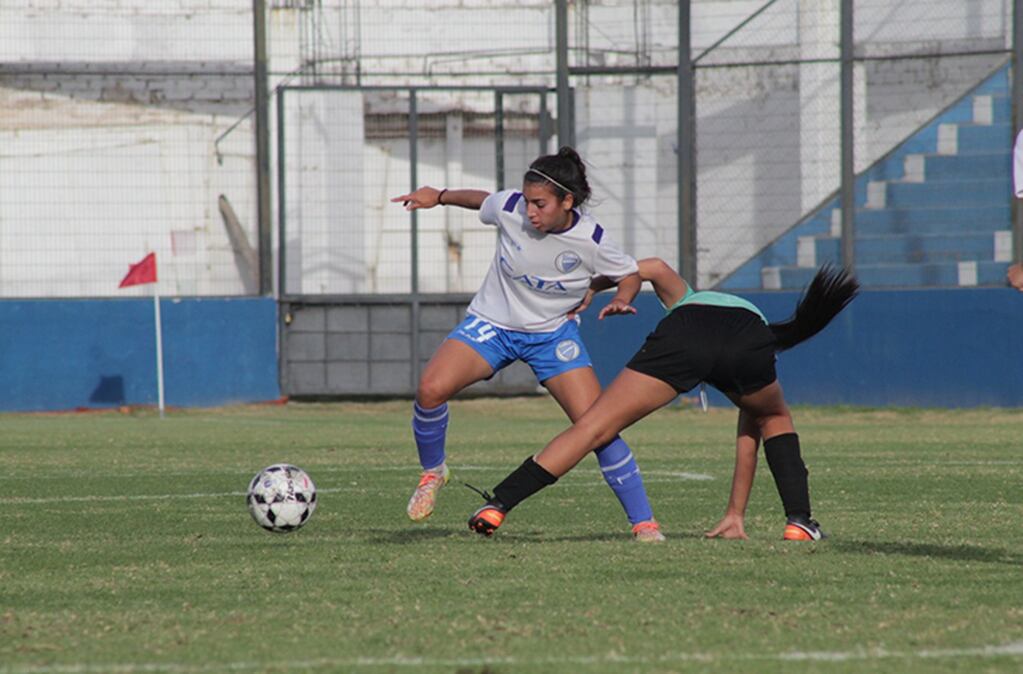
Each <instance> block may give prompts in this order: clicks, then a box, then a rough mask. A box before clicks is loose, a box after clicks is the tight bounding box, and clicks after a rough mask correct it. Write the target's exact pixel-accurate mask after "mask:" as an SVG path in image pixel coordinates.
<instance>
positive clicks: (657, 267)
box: [568, 257, 689, 318]
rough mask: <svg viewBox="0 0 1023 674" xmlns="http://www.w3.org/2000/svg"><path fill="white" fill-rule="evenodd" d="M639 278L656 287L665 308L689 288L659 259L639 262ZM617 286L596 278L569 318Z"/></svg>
mask: <svg viewBox="0 0 1023 674" xmlns="http://www.w3.org/2000/svg"><path fill="white" fill-rule="evenodd" d="M639 278H640V281H641V282H642V281H649V282H650V285H652V286H653V287H654V292H655V293H657V299H659V300H661V304H663V305H664V306H665V307H671V306H673V305H674V304H675V302H678V301H679V300H680V299H682V298H683V297H685V294H686V289H688V287H689V286H687V285H686V282H685V281H683V280H682V277H681V276H679V275H678V274H677V273H676V272H675V270H674V269H672V268H671V266H670V265H669V264H668V263H667V262H665V261H664V260H662V259H661V258H659V257H648V258H644V259H642V260H640V261H639ZM615 285H616V284H615V282H614V281H612V280H611V279H609V278H607V277H606V276H597V277H596V278H594V279H593V281H592V282H591V283H590V289H589V290H588V291H587V292H586V297H584V298H583V301H582V302H580V303H579V306H577V307H576V308H575V309H573V310H572V311H570V312H569V314H568V315H569V318H572V317H575V316H576V315H577V314H581V313H582V312H584V311H586V308H587V307H589V306H590V302H592V301H593V296H594V295H596V294H597V293H599V292H601V291H604V290H607V289H608V288H614V287H615ZM633 297H635V296H633ZM630 302H631V300H630ZM633 313H635V312H633Z"/></svg>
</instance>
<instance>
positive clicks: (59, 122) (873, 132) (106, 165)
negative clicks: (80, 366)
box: [0, 0, 1014, 297]
mask: <svg viewBox="0 0 1023 674" xmlns="http://www.w3.org/2000/svg"><path fill="white" fill-rule="evenodd" d="M266 4H267V7H266V12H265V18H266V23H267V33H268V35H269V42H268V47H267V61H268V65H269V73H270V78H269V79H270V85H271V88H272V90H275V91H276V90H278V88H280V89H279V90H280V91H283V92H284V95H283V96H282V97H281V100H279V101H278V100H276V99H274V100H271V104H270V108H271V117H272V119H271V123H270V130H269V132H268V133H269V134H271V136H272V138H271V146H272V147H273V148H274V152H275V154H274V157H273V161H272V164H271V167H270V168H271V171H272V173H273V178H274V180H273V182H272V185H273V188H274V189H273V190H272V192H273V197H274V200H275V207H276V205H277V201H279V202H280V206H281V208H279V209H277V208H275V210H274V214H273V216H274V218H275V219H276V222H277V223H278V224H279V226H280V227H281V228H283V234H282V235H281V236H280V237H279V240H278V237H275V239H274V241H273V245H274V247H275V252H276V251H277V250H278V248H277V247H278V246H279V250H280V251H281V252H282V254H281V255H280V257H279V258H278V259H279V260H280V264H279V265H278V264H274V265H273V268H272V269H270V270H267V269H265V268H264V269H262V273H263V274H268V273H270V274H272V275H273V276H275V277H280V278H279V282H280V283H282V284H283V285H282V286H280V288H281V289H282V290H284V291H285V292H286V293H287V294H320V295H348V294H356V295H372V294H405V293H411V292H413V291H416V292H421V293H465V292H471V291H472V290H474V289H475V287H476V285H477V284H478V281H479V279H480V278H481V276H482V274H483V272H484V270H485V268H486V265H487V264H488V263H489V258H490V255H491V253H492V250H493V240H492V233H491V232H489V231H488V230H487V229H485V228H482V227H480V226H479V225H478V223H476V221H475V218H473V217H472V214H469V213H463V212H459V211H457V210H454V209H444V210H438V211H436V212H433V211H430V212H424V213H421V214H419V215H418V216H417V217H418V219H417V220H416V221H413V220H412V219H410V217H409V216H408V215H407V214H405V213H404V212H403V211H402V210H401V208H400V207H399V206H396V205H394V204H391V203H390V202H389V201H388V198H389V197H390V196H393V195H394V194H398V193H402V192H404V191H406V190H408V189H409V188H410V187H411V186H412V182H413V180H415V181H418V182H419V183H421V184H438V185H445V186H447V185H452V186H454V185H465V186H475V187H480V188H483V189H494V188H496V187H498V186H499V185H505V186H513V185H515V184H517V182H518V181H519V180H520V178H521V172H522V170H523V169H524V167H525V165H526V164H527V163H528V161H529V159H531V158H532V157H534V156H535V155H537V154H539V153H540V152H541V142H542V143H543V147H544V149H547V150H553V149H555V148H556V147H557V145H558V140H557V138H556V136H555V131H554V129H555V128H556V125H557V121H558V120H557V119H556V112H555V111H556V110H557V99H556V97H555V96H554V94H553V93H547V94H544V95H539V94H537V93H535V92H538V91H547V92H550V91H551V90H552V89H553V86H554V83H555V80H556V77H555V76H556V74H557V72H558V69H559V67H561V68H566V69H567V70H568V74H569V80H568V81H569V84H570V86H571V89H572V99H571V102H572V106H571V110H572V117H573V120H572V121H573V125H574V126H573V127H572V128H573V129H574V135H575V142H576V144H577V145H578V147H579V150H580V152H581V154H582V155H583V157H584V158H585V159H587V161H588V162H589V164H590V173H591V177H592V178H593V183H594V188H595V200H594V204H593V208H594V211H595V213H596V214H597V216H598V217H599V218H600V220H601V223H602V224H603V225H604V226H605V227H606V228H607V229H608V231H609V232H611V233H612V234H613V235H614V237H615V238H616V239H617V240H618V241H619V242H620V243H621V244H622V245H623V247H625V248H626V250H628V251H629V252H630V253H632V254H633V255H635V256H637V257H644V256H648V255H658V256H661V257H664V258H665V259H667V260H668V261H669V262H671V263H672V264H675V265H676V266H678V265H679V264H680V262H681V261H680V260H679V259H678V250H679V240H680V236H679V232H680V226H681V225H680V223H681V222H682V221H683V218H682V217H680V198H679V197H680V190H679V185H680V184H682V181H683V180H685V179H686V178H687V176H686V175H684V174H683V173H684V171H680V166H682V167H683V168H684V170H689V171H692V172H694V173H695V187H696V191H695V194H696V202H695V206H694V209H693V210H694V213H695V222H696V233H695V239H696V242H697V250H698V255H697V261H696V269H697V271H698V274H697V277H696V278H695V279H694V280H695V281H696V283H697V284H698V285H699V286H701V287H711V286H715V285H719V284H723V285H724V286H726V287H764V286H765V285H767V286H769V287H777V286H772V285H771V283H766V281H765V279H773V280H774V281H772V283H774V282H775V281H777V279H778V278H787V277H786V274H788V273H789V271H791V270H795V271H796V272H798V270H799V269H800V268H806V267H807V266H808V265H812V264H815V263H819V262H820V261H823V260H825V259H833V258H834V257H835V255H836V254H837V252H836V251H838V250H839V249H838V245H839V244H838V243H837V242H838V241H839V240H840V238H841V235H842V226H841V225H842V222H841V218H840V217H839V213H838V211H839V209H840V204H839V203H838V202H837V201H836V199H837V197H838V195H839V188H840V185H841V176H842V163H841V157H842V152H841V147H842V142H841V124H842V122H841V120H842V107H841V93H842V84H841V80H842V72H843V70H842V52H841V48H840V43H841V38H842V34H841V13H842V9H841V8H842V1H841V0H694V1H693V2H691V3H679V2H675V1H674V0H670V1H669V0H578V1H576V2H571V3H569V7H568V9H569V12H568V17H569V25H568V44H567V47H568V49H567V53H568V58H567V62H564V63H559V62H558V60H557V58H556V52H557V49H556V47H557V44H556V35H557V31H556V30H555V15H556V12H555V5H556V3H555V2H550V1H547V0H530V1H528V2H521V1H518V0H516V1H512V0H492V1H490V2H486V3H462V2H448V1H446V0H430V1H428V2H422V1H418V0H416V1H414V0H382V1H380V2H373V3H369V2H363V1H362V0H271V1H269V2H267V3H266ZM683 4H685V5H686V6H688V7H689V8H690V10H691V18H690V21H689V24H688V26H687V28H688V29H689V35H690V37H691V44H692V51H691V54H690V59H691V60H692V62H693V64H694V67H695V84H694V88H693V94H694V96H695V101H696V103H695V111H696V122H695V129H696V136H695V144H694V147H693V148H685V147H679V137H680V136H679V133H678V128H677V127H678V124H677V118H678V110H679V105H680V91H679V87H678V82H679V79H678V68H677V66H678V63H679V54H678V44H679V40H678V38H679V24H680V14H679V12H680V9H679V8H680V7H681V6H682V5H683ZM1013 5H1014V2H1012V1H1011V0H975V1H973V2H961V1H959V0H930V1H927V2H925V1H924V0H899V1H896V0H855V2H853V3H852V4H851V8H852V15H853V17H854V22H853V27H852V36H853V47H854V48H853V52H852V64H853V77H852V83H853V84H852V87H853V97H852V100H853V103H852V119H853V137H854V143H853V148H854V151H855V152H854V155H855V166H854V168H855V171H856V172H857V182H856V187H855V190H856V196H857V204H856V211H855V215H856V218H855V221H856V222H857V223H858V225H857V229H856V235H857V243H856V246H857V250H860V249H861V248H862V251H861V252H862V254H860V255H858V256H857V259H856V262H857V267H861V266H862V267H863V268H864V269H863V274H864V276H865V277H866V278H868V279H869V278H871V277H870V273H871V269H870V268H871V265H892V264H902V263H922V264H931V263H933V264H939V263H947V262H952V263H963V262H965V263H968V264H969V263H978V264H980V266H977V267H976V269H974V271H973V276H972V277H971V276H970V269H969V267H967V268H966V269H967V271H966V274H965V276H962V275H960V277H959V281H960V282H962V281H964V280H965V282H966V283H967V284H969V283H970V281H971V278H972V279H973V282H975V283H980V284H983V283H987V282H993V281H991V280H990V279H991V278H993V276H985V272H984V269H985V268H984V267H983V264H982V262H983V261H984V260H986V259H988V258H990V260H991V261H992V262H993V263H1001V264H1003V265H1004V262H1005V261H1006V259H1007V258H1006V255H1007V253H1006V251H1007V249H1008V248H1007V243H1011V239H1008V238H1007V235H1008V233H1009V230H1010V228H1011V223H1010V221H1009V203H1010V197H1009V192H1008V191H1007V190H1006V191H1004V193H1003V194H1002V196H1001V197H998V196H997V194H996V193H997V192H998V190H1000V189H1001V186H999V185H996V184H994V182H995V179H994V178H993V177H992V178H990V179H987V176H988V174H990V175H991V176H994V175H995V174H996V173H997V175H998V176H1002V178H1000V179H1001V180H1003V182H1004V179H1005V178H1004V176H1006V175H1007V168H1006V166H1005V162H1006V161H1007V160H1006V156H1007V150H1008V147H1009V145H1010V144H1011V128H1012V122H1011V110H1012V103H1011V101H1012V96H1011V95H1010V91H1009V89H1008V84H1007V83H1008V75H1007V74H1006V71H1005V70H1004V68H1005V65H1006V64H1007V62H1008V60H1009V57H1010V55H1011V50H1012V47H1013V45H1012V40H1011V35H1012V25H1013V24H1012V11H1013ZM254 19H255V16H254V15H253V10H252V3H248V2H238V1H237V0H202V2H199V1H198V0H174V1H172V2H167V3H156V4H154V3H149V2H144V1H143V0H116V1H114V2H108V3H101V4H99V5H97V4H96V3H89V2H85V1H84V0H60V2H56V1H52V2H51V1H49V0H20V1H16V2H9V3H4V5H3V6H0V112H2V114H0V139H2V142H0V296H3V297H29V296H33V297H41V296H46V297H50V296H105V295H115V294H120V293H125V294H132V293H135V292H144V291H140V290H134V291H133V290H127V291H118V290H117V289H116V285H117V281H118V280H119V279H120V277H121V276H123V274H124V272H125V271H126V269H127V264H128V263H130V262H134V261H137V260H138V259H140V258H141V257H142V256H143V255H144V254H146V253H147V252H149V251H155V252H156V253H157V256H158V260H159V265H160V276H161V286H162V287H161V290H162V292H164V293H166V294H196V295H207V294H217V295H224V294H244V293H253V292H258V288H259V286H260V284H259V280H260V279H259V273H260V271H261V270H260V269H259V268H258V267H260V258H259V255H258V253H259V251H258V248H259V243H260V240H261V237H260V231H259V223H258V222H257V221H258V220H259V209H258V202H259V199H258V197H257V189H256V185H257V173H256V169H257V166H256V159H255V149H254V148H255V139H254V134H255V124H254V120H253V116H252V115H251V112H252V109H253V107H254V106H255V105H256V100H255V86H254V84H253V81H254V73H255V72H256V68H255V65H254V48H255V46H256V45H255V44H254V39H253V23H254ZM683 19H684V17H683ZM999 78H1000V79H999ZM289 87H290V88H289ZM413 90H414V91H415V94H414V96H415V99H416V110H415V112H414V115H415V118H416V122H415V123H416V129H415V134H414V139H415V143H411V142H410V141H411V140H412V139H413V131H412V126H411V123H410V119H411V117H412V116H413V111H412V110H411V109H410V100H411V99H412V98H413V94H412V91H413ZM683 93H684V92H683ZM278 111H279V112H280V114H281V119H276V114H277V112H278ZM979 127H988V128H986V129H982V128H979ZM278 130H280V131H281V135H280V137H278V135H277V132H278ZM499 130H500V133H499V132H498V131H499ZM690 150H692V151H691V152H690ZM680 152H681V153H689V157H690V161H691V165H690V166H689V167H688V169H686V168H685V167H686V164H685V161H682V162H680V155H679V153H680ZM932 155H933V156H935V157H944V158H945V159H941V160H939V159H935V158H932V157H931V156H932ZM967 155H971V156H973V158H972V159H967V160H966V161H964V162H963V161H961V162H959V164H958V165H959V166H965V167H967V168H966V169H965V170H966V171H967V173H968V174H969V173H970V172H972V177H973V178H974V180H975V181H976V182H977V183H979V184H977V185H973V186H972V187H975V188H976V189H972V190H969V191H968V194H967V195H966V196H964V197H963V199H962V200H961V201H962V204H961V205H962V207H963V208H970V209H974V210H975V211H976V212H977V213H980V214H982V215H983V216H984V217H983V218H982V219H983V223H982V225H983V227H982V228H981V234H983V236H980V237H979V238H978V240H977V241H976V242H971V241H972V240H968V239H969V237H964V235H962V233H960V232H956V231H954V230H953V229H952V228H951V226H952V224H954V223H949V222H943V221H942V217H944V216H947V215H949V213H950V212H951V210H950V209H953V208H955V207H956V206H957V202H955V201H954V200H952V197H950V196H949V195H951V194H954V190H951V188H952V187H954V185H952V182H953V181H954V179H955V176H954V175H953V172H954V171H955V170H957V169H955V167H953V166H952V164H953V163H954V162H953V161H952V160H951V159H948V158H949V157H957V158H958V159H962V158H963V157H964V156H967ZM498 157H501V158H502V159H501V160H500V161H499V160H498ZM994 169H997V171H996V170H994ZM967 177H969V175H968V176H967ZM989 183H990V184H989ZM909 184H919V186H916V187H914V186H911V185H909ZM928 185H930V187H928ZM950 190H951V191H950ZM984 194H987V195H989V196H990V197H991V199H989V200H987V201H984V200H981V199H980V195H984ZM950 200H951V201H950ZM927 209H930V210H927ZM939 209H940V211H941V212H940V213H939V212H938V211H939ZM965 215H968V214H965ZM956 217H957V218H958V221H959V222H960V223H961V222H964V221H966V220H968V218H967V217H964V213H962V212H960V213H958V215H957V216H956ZM946 219H947V218H946ZM918 220H926V221H928V222H930V223H931V225H927V226H923V225H917V224H914V223H916V222H917V221H918ZM974 220H976V218H975V219H974ZM886 223H887V224H886ZM934 223H938V224H934ZM270 224H271V223H264V226H269V225H270ZM928 227H930V229H928ZM894 235H911V236H913V237H916V238H914V239H912V240H905V239H892V238H887V239H886V238H885V237H892V236H894ZM868 239H869V240H868ZM964 242H965V243H964ZM992 242H993V243H992ZM992 246H993V250H988V249H989V248H992ZM875 250H876V251H879V252H876V253H875V252H872V251H875ZM413 251H415V252H414V253H413ZM900 251H901V252H900ZM264 252H266V251H264ZM896 252H898V253H899V254H898V255H896ZM985 256H986V257H985ZM262 266H264V267H265V266H267V265H265V264H263V265H262ZM975 266H976V264H975ZM935 269H937V268H935ZM995 271H997V270H995ZM882 272H884V273H889V270H888V269H887V267H886V268H885V269H884V270H881V271H878V272H877V273H882ZM929 273H930V274H931V275H930V276H927V277H924V278H922V279H918V278H916V277H913V276H911V275H910V276H906V279H907V280H906V282H905V283H904V284H905V285H920V284H929V285H943V284H947V282H946V281H943V280H942V279H943V278H944V277H943V276H941V274H940V273H939V271H934V270H933V269H932V271H931V272H929ZM992 273H994V272H992ZM800 278H801V277H800V276H799V274H798V273H794V275H792V279H794V280H793V284H795V285H796V286H798V281H799V279H800ZM891 284H892V283H889V284H888V285H891ZM895 284H898V283H895ZM953 284H954V283H953ZM787 285H791V284H786V283H781V287H787Z"/></svg>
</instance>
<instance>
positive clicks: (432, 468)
mask: <svg viewBox="0 0 1023 674" xmlns="http://www.w3.org/2000/svg"><path fill="white" fill-rule="evenodd" d="M589 197H590V186H589V184H588V182H587V179H586V167H585V166H584V164H583V162H582V160H581V159H580V157H579V155H578V154H577V153H576V152H575V150H573V149H572V148H569V147H563V148H561V149H560V150H559V151H558V153H557V154H556V155H546V156H542V157H540V158H538V159H536V160H535V161H534V162H533V163H532V164H531V165H530V167H529V170H528V171H526V173H525V175H524V176H523V185H522V191H518V190H505V191H502V192H497V193H494V194H490V193H488V192H484V191H480V190H466V189H442V190H438V189H435V188H433V187H420V188H419V189H417V190H416V191H414V192H412V193H410V194H403V195H401V196H398V197H395V198H394V199H392V201H394V202H401V203H403V204H405V207H406V209H408V210H413V209H417V208H433V207H434V206H437V205H441V206H461V207H462V208H470V209H476V210H479V212H480V215H479V217H480V221H481V222H483V223H484V224H487V225H493V226H495V227H497V230H498V243H497V250H496V252H495V253H494V259H493V262H492V263H491V265H490V269H489V271H488V272H487V275H486V277H485V278H484V280H483V285H482V287H481V288H480V289H479V291H478V292H477V293H476V296H475V297H474V298H473V300H472V302H471V303H470V305H469V309H468V315H467V316H466V318H465V320H464V321H463V322H462V323H461V324H460V325H458V326H457V327H456V328H455V329H454V330H453V331H452V332H451V333H450V334H449V335H448V337H447V339H446V340H444V342H443V343H442V344H441V345H440V347H439V348H438V349H437V352H436V353H435V354H434V355H433V357H432V358H431V359H430V362H429V363H428V364H427V365H426V367H425V368H424V370H423V373H422V375H421V377H420V380H419V386H418V388H417V390H416V400H415V403H414V406H413V417H412V430H413V434H414V435H415V440H416V447H417V449H418V451H419V462H420V464H421V465H422V468H423V473H422V475H421V477H420V480H419V485H418V486H417V487H416V489H415V491H414V492H413V494H412V497H411V498H410V499H409V503H408V508H407V513H408V516H409V517H410V518H411V519H412V520H414V521H421V520H423V519H426V518H427V517H429V516H430V514H431V513H432V512H433V510H434V505H435V503H436V499H437V494H438V492H439V491H440V489H441V487H443V486H444V484H446V483H447V481H448V474H449V472H448V467H447V465H446V463H445V460H446V455H445V451H444V442H445V437H446V433H447V425H448V405H447V402H448V400H450V399H451V398H452V397H453V396H454V395H455V394H457V393H458V392H459V391H461V390H462V389H464V388H466V387H467V386H469V385H471V384H473V383H475V382H478V381H481V380H484V379H488V378H490V377H492V376H493V375H494V374H495V373H496V372H497V371H499V370H501V369H502V368H504V367H507V366H508V365H510V364H511V363H513V362H515V361H516V360H522V361H524V362H525V363H526V364H528V365H529V366H530V367H531V368H532V369H533V372H534V373H535V374H536V378H537V380H538V381H539V382H540V383H541V384H543V385H544V386H545V387H546V388H547V390H548V391H550V393H551V395H552V396H553V397H554V399H555V400H557V401H558V404H559V405H560V406H561V408H562V409H563V410H564V411H565V413H566V414H567V415H568V417H569V419H571V420H572V421H575V420H576V419H579V418H580V417H581V416H582V415H583V413H584V412H586V410H587V409H588V408H589V407H590V405H591V404H593V401H595V400H596V399H597V396H598V395H600V384H599V383H598V381H597V377H596V375H595V374H594V372H593V368H592V366H591V363H590V358H589V355H588V354H587V352H586V347H585V346H584V345H583V342H582V340H581V339H580V337H579V328H578V323H577V322H576V321H575V320H573V318H572V316H570V315H569V314H570V312H572V310H573V309H574V308H576V307H577V306H578V305H579V304H580V302H581V301H582V300H583V298H584V297H586V294H587V291H588V289H589V286H590V282H591V280H592V279H593V278H594V277H597V276H604V277H607V278H609V279H611V280H613V281H614V282H615V283H616V284H617V286H618V292H617V294H616V295H615V297H614V298H613V299H612V300H611V302H610V303H609V304H608V305H607V306H606V307H605V308H604V309H603V310H602V311H601V312H600V315H599V316H598V318H604V316H607V315H611V314H624V313H635V309H634V308H632V306H631V305H630V302H632V300H633V298H634V297H635V296H636V293H637V292H639V288H640V283H641V282H640V279H639V276H638V275H637V273H636V271H637V265H636V261H635V260H634V259H633V258H632V257H630V256H628V255H626V254H625V253H623V252H622V251H621V250H619V249H618V247H617V246H616V245H615V244H614V243H613V242H612V241H611V240H610V237H608V236H607V233H606V232H605V231H604V228H603V227H601V226H600V225H599V224H598V223H597V221H596V220H595V219H594V218H593V217H592V216H591V215H590V214H589V213H587V212H585V211H583V210H581V206H583V204H585V203H586V201H587V200H588V199H589ZM594 451H595V452H596V455H597V461H598V463H599V464H600V468H601V471H602V473H603V476H604V479H605V480H606V481H607V483H608V485H610V487H611V488H612V489H613V490H614V493H615V495H616V496H617V497H618V500H619V501H620V502H621V504H622V507H623V508H624V510H625V514H626V516H627V517H628V519H629V522H630V524H631V525H632V533H633V536H634V538H635V539H636V540H637V541H641V542H656V541H662V540H664V536H663V535H662V534H661V532H660V529H659V527H658V525H657V522H656V520H654V517H653V511H652V510H651V508H650V503H649V501H648V500H647V496H646V490H645V489H644V487H643V478H642V476H641V474H640V471H639V467H638V466H637V465H636V460H635V459H634V458H633V456H632V452H631V450H630V449H629V447H628V445H626V444H625V441H623V440H622V439H621V438H620V437H618V436H617V435H615V436H614V437H610V438H608V439H607V441H606V442H603V443H601V444H600V446H598V447H596V449H595V450H594Z"/></svg>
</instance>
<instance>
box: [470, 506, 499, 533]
mask: <svg viewBox="0 0 1023 674" xmlns="http://www.w3.org/2000/svg"><path fill="white" fill-rule="evenodd" d="M507 512H508V511H507V510H505V509H504V508H502V507H501V506H500V505H499V504H497V503H487V504H486V505H484V506H483V507H481V508H480V509H479V510H477V511H476V512H474V513H473V514H472V516H471V517H470V518H469V528H470V529H472V530H473V531H475V532H476V533H478V534H479V535H480V536H493V535H494V532H495V531H497V528H498V527H499V526H501V523H502V522H504V516H505V515H506V514H507Z"/></svg>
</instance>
